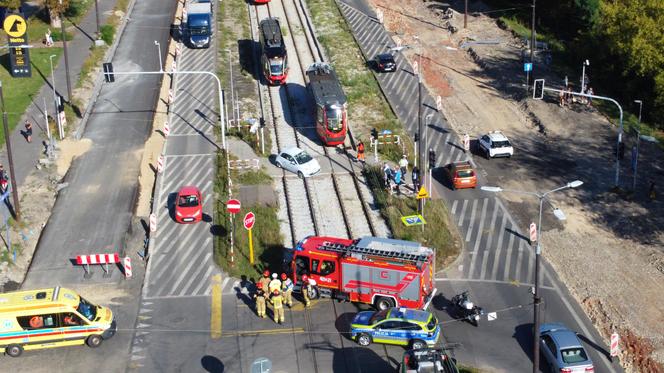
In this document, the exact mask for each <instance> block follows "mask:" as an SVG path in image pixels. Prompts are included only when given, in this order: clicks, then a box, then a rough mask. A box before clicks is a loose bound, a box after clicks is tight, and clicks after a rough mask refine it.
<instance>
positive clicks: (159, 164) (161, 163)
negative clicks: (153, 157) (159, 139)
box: [157, 154, 164, 173]
mask: <svg viewBox="0 0 664 373" xmlns="http://www.w3.org/2000/svg"><path fill="white" fill-rule="evenodd" d="M163 170H164V155H163V154H162V155H160V156H159V159H157V172H158V173H161V172H162V171H163Z"/></svg>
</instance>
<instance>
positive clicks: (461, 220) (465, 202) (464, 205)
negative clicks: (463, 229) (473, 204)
mask: <svg viewBox="0 0 664 373" xmlns="http://www.w3.org/2000/svg"><path fill="white" fill-rule="evenodd" d="M467 206H468V200H467V199H464V200H463V207H461V214H460V215H459V223H458V226H462V225H463V216H464V215H466V207H467Z"/></svg>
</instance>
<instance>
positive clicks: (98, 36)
mask: <svg viewBox="0 0 664 373" xmlns="http://www.w3.org/2000/svg"><path fill="white" fill-rule="evenodd" d="M95 17H96V18H97V39H99V38H100V37H101V33H100V32H99V1H98V0H95Z"/></svg>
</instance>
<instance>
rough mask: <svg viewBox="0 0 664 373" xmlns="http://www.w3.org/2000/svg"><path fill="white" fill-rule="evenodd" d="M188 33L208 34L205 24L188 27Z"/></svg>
mask: <svg viewBox="0 0 664 373" xmlns="http://www.w3.org/2000/svg"><path fill="white" fill-rule="evenodd" d="M189 33H191V35H204V36H207V35H209V34H210V31H209V28H208V27H207V26H197V27H191V28H189Z"/></svg>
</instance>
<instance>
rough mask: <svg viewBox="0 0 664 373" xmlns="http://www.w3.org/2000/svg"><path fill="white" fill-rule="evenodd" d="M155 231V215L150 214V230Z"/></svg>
mask: <svg viewBox="0 0 664 373" xmlns="http://www.w3.org/2000/svg"><path fill="white" fill-rule="evenodd" d="M156 231H157V215H155V214H150V232H156Z"/></svg>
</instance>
